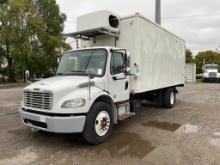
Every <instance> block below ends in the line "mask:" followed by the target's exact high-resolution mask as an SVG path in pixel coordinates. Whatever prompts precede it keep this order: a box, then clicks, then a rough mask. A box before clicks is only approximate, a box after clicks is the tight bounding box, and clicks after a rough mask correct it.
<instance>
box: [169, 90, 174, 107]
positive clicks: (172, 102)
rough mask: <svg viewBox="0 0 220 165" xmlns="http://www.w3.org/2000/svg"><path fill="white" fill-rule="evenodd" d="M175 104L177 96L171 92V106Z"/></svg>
mask: <svg viewBox="0 0 220 165" xmlns="http://www.w3.org/2000/svg"><path fill="white" fill-rule="evenodd" d="M174 102H175V94H174V92H171V93H170V104H171V105H173V104H174Z"/></svg>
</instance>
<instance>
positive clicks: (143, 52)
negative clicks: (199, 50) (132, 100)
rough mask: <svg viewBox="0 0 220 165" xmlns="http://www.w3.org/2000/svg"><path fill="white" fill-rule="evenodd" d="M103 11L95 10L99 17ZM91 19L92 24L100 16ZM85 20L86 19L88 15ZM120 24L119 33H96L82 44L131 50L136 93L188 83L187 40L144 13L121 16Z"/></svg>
mask: <svg viewBox="0 0 220 165" xmlns="http://www.w3.org/2000/svg"><path fill="white" fill-rule="evenodd" d="M99 14H100V15H102V12H97V13H96V14H94V13H93V15H96V17H97V15H99ZM88 19H90V21H89V22H90V23H91V20H92V19H96V18H95V17H94V18H92V17H88ZM102 19H104V18H103V17H102ZM106 19H107V20H108V19H109V18H106ZM83 21H84V22H86V17H84V20H83ZM101 22H102V21H101ZM90 26H91V25H90ZM100 26H101V25H100ZM119 27H120V33H119V34H118V36H117V35H115V36H112V35H108V34H105V35H104V34H103V35H98V36H94V38H93V39H92V40H88V41H86V40H81V42H80V47H82V48H83V47H94V46H113V47H120V48H125V49H127V50H128V51H129V52H130V53H131V56H130V57H131V64H130V65H131V70H132V72H133V73H134V74H136V75H137V76H131V90H134V91H135V92H136V93H142V92H146V91H151V90H156V89H161V88H166V87H170V86H177V85H183V84H184V81H185V77H184V75H185V42H184V40H182V39H181V38H179V37H177V36H176V35H174V34H172V33H170V32H168V31H167V30H165V29H163V28H162V27H161V26H159V25H157V24H155V23H153V22H151V21H149V20H148V19H146V18H145V17H143V16H141V15H140V14H135V15H132V16H129V17H124V18H121V19H120V21H119ZM87 30H88V29H87ZM94 34H96V33H95V30H94ZM73 35H74V34H73ZM81 35H82V36H83V32H82V33H81ZM85 36H86V33H85ZM89 38H90V39H91V38H92V35H90V36H89Z"/></svg>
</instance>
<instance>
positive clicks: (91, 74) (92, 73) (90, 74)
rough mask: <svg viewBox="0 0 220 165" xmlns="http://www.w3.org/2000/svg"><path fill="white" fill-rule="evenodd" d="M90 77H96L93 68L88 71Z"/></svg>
mask: <svg viewBox="0 0 220 165" xmlns="http://www.w3.org/2000/svg"><path fill="white" fill-rule="evenodd" d="M87 73H88V77H89V78H90V79H94V77H95V75H96V74H95V72H94V71H93V70H89V71H88V72H87Z"/></svg>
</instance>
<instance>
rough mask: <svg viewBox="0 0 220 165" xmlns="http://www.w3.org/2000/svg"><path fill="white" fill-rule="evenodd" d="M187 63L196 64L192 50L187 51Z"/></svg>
mask: <svg viewBox="0 0 220 165" xmlns="http://www.w3.org/2000/svg"><path fill="white" fill-rule="evenodd" d="M186 63H194V59H193V55H192V52H191V50H190V49H187V50H186Z"/></svg>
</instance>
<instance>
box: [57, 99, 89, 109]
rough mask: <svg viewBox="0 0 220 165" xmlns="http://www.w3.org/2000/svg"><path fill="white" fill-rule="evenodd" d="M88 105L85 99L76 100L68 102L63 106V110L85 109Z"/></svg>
mask: <svg viewBox="0 0 220 165" xmlns="http://www.w3.org/2000/svg"><path fill="white" fill-rule="evenodd" d="M85 104H86V100H85V99H75V100H68V101H65V102H64V103H63V104H62V106H61V107H62V108H77V107H83V106H84V105H85Z"/></svg>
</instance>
